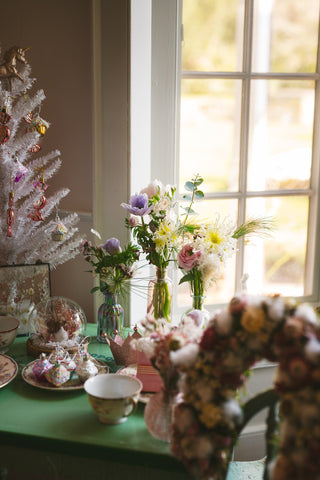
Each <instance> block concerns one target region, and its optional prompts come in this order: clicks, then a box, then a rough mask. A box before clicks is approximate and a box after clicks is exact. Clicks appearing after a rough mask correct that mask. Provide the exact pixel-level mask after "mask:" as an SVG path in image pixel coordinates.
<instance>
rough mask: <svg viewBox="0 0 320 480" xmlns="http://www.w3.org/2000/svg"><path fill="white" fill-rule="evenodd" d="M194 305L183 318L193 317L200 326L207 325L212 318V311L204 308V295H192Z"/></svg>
mask: <svg viewBox="0 0 320 480" xmlns="http://www.w3.org/2000/svg"><path fill="white" fill-rule="evenodd" d="M191 297H192V307H191V308H189V309H188V310H187V311H186V312H184V314H183V315H182V320H183V319H184V318H185V317H186V316H190V317H192V318H193V320H194V322H195V323H196V324H197V325H198V326H199V327H200V326H203V327H205V326H206V325H207V323H208V321H209V320H210V312H209V311H208V310H206V309H205V308H204V299H205V296H204V295H191Z"/></svg>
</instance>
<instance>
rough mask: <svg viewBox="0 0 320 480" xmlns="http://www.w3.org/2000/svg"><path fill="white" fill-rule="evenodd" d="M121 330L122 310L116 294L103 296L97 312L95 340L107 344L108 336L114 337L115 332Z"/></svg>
mask: <svg viewBox="0 0 320 480" xmlns="http://www.w3.org/2000/svg"><path fill="white" fill-rule="evenodd" d="M122 328H123V308H122V306H121V305H120V304H119V303H118V298H117V294H110V293H106V294H105V299H104V303H102V304H101V305H100V307H99V310H98V328H97V340H98V342H101V343H107V338H108V336H109V335H110V336H111V337H113V336H114V332H115V330H117V331H118V332H121V331H122Z"/></svg>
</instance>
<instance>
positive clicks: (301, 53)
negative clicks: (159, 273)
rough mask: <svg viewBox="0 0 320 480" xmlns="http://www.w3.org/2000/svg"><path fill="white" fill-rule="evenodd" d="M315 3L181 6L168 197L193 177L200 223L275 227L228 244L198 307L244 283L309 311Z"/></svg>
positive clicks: (315, 150) (318, 122)
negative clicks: (231, 253) (175, 138)
mask: <svg viewBox="0 0 320 480" xmlns="http://www.w3.org/2000/svg"><path fill="white" fill-rule="evenodd" d="M319 1H320V0H304V1H303V2H302V1H301V0H290V2H288V0H228V1H226V0H183V3H182V23H183V39H182V44H181V64H182V68H181V85H180V87H181V99H180V100H181V103H180V139H179V160H178V179H179V182H178V183H179V192H180V194H183V193H184V188H183V186H184V183H185V182H186V181H187V180H189V179H190V178H191V177H192V176H193V175H194V174H196V173H199V174H200V175H201V176H203V177H204V179H205V183H204V191H205V199H204V200H203V201H200V202H199V203H197V204H196V210H197V212H198V213H200V214H201V216H202V217H203V218H210V217H211V218H212V217H213V216H214V215H215V214H216V213H219V214H220V215H222V216H230V217H231V219H232V220H233V221H234V222H235V223H236V224H241V223H242V222H243V221H245V220H246V219H248V218H250V217H254V216H259V217H261V216H271V217H273V218H274V221H275V224H276V227H275V229H274V231H273V232H272V236H271V237H269V238H259V237H253V238H252V239H250V241H248V242H243V243H242V244H239V245H240V248H239V251H238V252H237V255H236V256H235V258H234V259H233V260H231V261H228V263H227V265H225V267H224V269H223V274H222V276H221V278H220V279H219V280H218V282H217V284H216V285H215V286H214V287H212V289H211V290H210V291H209V292H208V293H207V298H206V304H209V305H210V304H216V303H218V304H219V303H225V302H226V301H227V300H228V299H229V298H230V297H231V296H232V295H233V293H234V292H235V291H239V290H240V289H241V286H242V282H241V279H242V278H243V275H244V274H246V276H247V277H248V280H247V282H246V288H247V290H248V292H249V293H252V294H255V293H263V294H271V293H278V294H281V295H284V296H290V297H291V296H293V297H301V299H303V300H307V301H317V300H319V267H320V266H319V257H320V254H319V253H320V252H319V250H320V249H319V238H320V237H319V235H318V232H319V152H320V146H319V141H320V131H319V126H320V85H319V80H320V72H319V68H320V66H319V47H318V45H319V13H320V5H319ZM189 294H190V292H189V290H188V287H187V286H186V287H185V288H183V287H182V286H181V287H179V289H178V293H177V305H178V308H181V309H183V308H185V307H186V306H189V305H190V296H189Z"/></svg>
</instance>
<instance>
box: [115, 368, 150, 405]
mask: <svg viewBox="0 0 320 480" xmlns="http://www.w3.org/2000/svg"><path fill="white" fill-rule="evenodd" d="M117 374H118V375H129V376H130V377H136V376H137V365H136V364H134V365H128V366H127V367H121V368H119V370H118V371H117ZM152 395H154V394H153V393H152V392H140V396H139V402H141V403H148V401H149V399H150V397H152Z"/></svg>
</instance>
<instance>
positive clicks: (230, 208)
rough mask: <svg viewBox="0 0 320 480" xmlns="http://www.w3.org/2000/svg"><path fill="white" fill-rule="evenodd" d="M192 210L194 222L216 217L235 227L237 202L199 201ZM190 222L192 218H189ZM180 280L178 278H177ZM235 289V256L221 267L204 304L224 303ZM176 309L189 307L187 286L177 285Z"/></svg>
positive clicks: (202, 221) (206, 220)
mask: <svg viewBox="0 0 320 480" xmlns="http://www.w3.org/2000/svg"><path fill="white" fill-rule="evenodd" d="M194 210H196V213H197V216H196V217H195V221H197V222H200V223H204V222H210V220H212V221H215V220H216V218H217V215H218V216H219V217H220V221H221V222H222V221H223V220H229V221H231V222H233V223H234V225H235V227H236V226H237V225H236V218H237V200H229V199H228V200H201V201H199V202H197V203H196V205H195V207H194ZM191 220H192V217H191ZM179 278H180V277H179ZM234 288H235V256H233V257H232V258H229V259H227V261H226V263H225V265H221V276H220V278H219V279H218V280H217V282H216V283H215V284H214V285H213V286H212V287H211V288H210V289H209V290H208V291H207V292H206V299H205V303H206V304H213V303H226V302H227V301H228V299H230V298H231V297H232V295H233V294H234ZM177 302H178V307H184V308H185V309H187V308H188V307H190V304H191V298H190V288H189V285H187V284H182V285H179V287H178V291H177Z"/></svg>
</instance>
